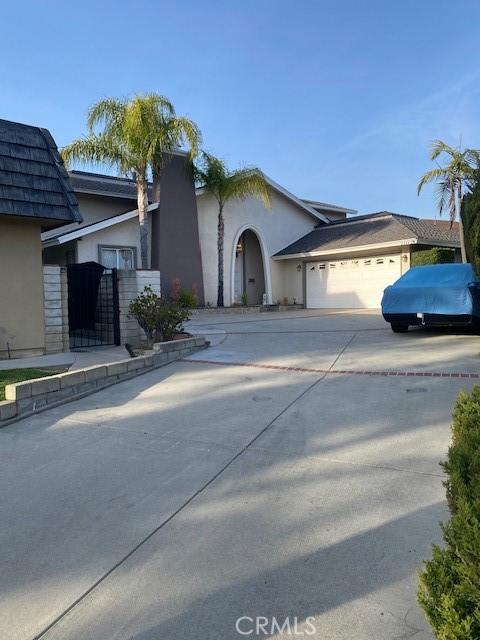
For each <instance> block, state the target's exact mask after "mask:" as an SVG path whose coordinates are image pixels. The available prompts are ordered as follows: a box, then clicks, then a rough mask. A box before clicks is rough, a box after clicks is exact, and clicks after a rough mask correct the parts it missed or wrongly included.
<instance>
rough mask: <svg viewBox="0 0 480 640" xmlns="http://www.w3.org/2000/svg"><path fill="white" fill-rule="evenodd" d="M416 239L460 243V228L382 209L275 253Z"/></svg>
mask: <svg viewBox="0 0 480 640" xmlns="http://www.w3.org/2000/svg"><path fill="white" fill-rule="evenodd" d="M413 239H415V240H416V241H417V242H419V243H423V244H429V243H433V244H434V243H436V242H439V243H447V244H452V245H454V246H458V245H459V237H458V230H457V229H455V228H452V229H450V228H446V227H445V226H443V225H435V221H434V220H421V219H419V218H412V217H410V216H404V215H399V214H395V213H389V212H383V213H377V214H370V215H366V216H359V217H358V218H348V219H347V220H340V221H338V222H332V223H331V224H327V225H322V226H318V227H316V228H315V229H314V230H313V231H311V232H310V233H307V235H305V236H303V237H302V238H300V239H299V240H297V241H296V242H293V243H292V244H290V245H288V247H285V248H284V249H282V250H281V251H279V252H278V253H276V254H275V255H276V256H288V255H296V254H302V253H312V252H314V251H322V252H325V251H330V250H336V249H349V248H355V247H360V246H366V245H370V244H372V245H374V244H382V243H386V242H397V241H398V242H402V241H408V240H413Z"/></svg>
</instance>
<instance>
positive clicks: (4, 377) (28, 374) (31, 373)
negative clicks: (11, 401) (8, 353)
mask: <svg viewBox="0 0 480 640" xmlns="http://www.w3.org/2000/svg"><path fill="white" fill-rule="evenodd" d="M56 373H59V372H58V371H51V370H50V371H46V370H45V369H5V370H4V371H2V370H1V369H0V400H5V385H6V384H13V383H14V382H23V381H24V380H32V378H45V376H53V375H55V374H56Z"/></svg>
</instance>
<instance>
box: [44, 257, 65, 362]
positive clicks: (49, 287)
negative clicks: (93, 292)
mask: <svg viewBox="0 0 480 640" xmlns="http://www.w3.org/2000/svg"><path fill="white" fill-rule="evenodd" d="M43 292H44V318H45V353H59V352H61V351H69V350H70V347H69V338H68V288H67V270H66V268H65V267H58V266H51V265H43Z"/></svg>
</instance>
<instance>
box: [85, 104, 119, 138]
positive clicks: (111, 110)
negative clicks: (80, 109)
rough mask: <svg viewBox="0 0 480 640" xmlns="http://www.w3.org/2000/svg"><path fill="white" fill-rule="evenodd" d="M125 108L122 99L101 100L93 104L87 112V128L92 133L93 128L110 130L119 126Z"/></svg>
mask: <svg viewBox="0 0 480 640" xmlns="http://www.w3.org/2000/svg"><path fill="white" fill-rule="evenodd" d="M126 107H127V101H126V100H125V99H124V98H103V99H102V100H99V101H98V102H96V103H95V104H93V105H92V106H91V107H90V109H89V110H88V115H87V127H88V129H89V131H90V132H93V131H94V129H95V127H97V126H103V127H104V129H110V130H111V129H112V128H114V127H119V126H121V120H122V118H123V115H124V113H125V109H126Z"/></svg>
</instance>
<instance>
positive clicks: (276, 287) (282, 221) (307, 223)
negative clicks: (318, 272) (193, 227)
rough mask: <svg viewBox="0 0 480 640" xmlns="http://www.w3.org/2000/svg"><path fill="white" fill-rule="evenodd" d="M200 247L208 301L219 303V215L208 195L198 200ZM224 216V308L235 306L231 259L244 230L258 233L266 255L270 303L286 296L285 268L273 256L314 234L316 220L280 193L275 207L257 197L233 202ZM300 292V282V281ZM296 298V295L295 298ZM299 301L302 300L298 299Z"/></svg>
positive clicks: (201, 196) (274, 195)
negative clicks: (311, 233) (267, 204)
mask: <svg viewBox="0 0 480 640" xmlns="http://www.w3.org/2000/svg"><path fill="white" fill-rule="evenodd" d="M197 207H198V226H199V234H200V248H201V251H202V263H203V282H204V290H205V302H210V303H211V304H216V300H217V278H218V271H217V215H218V207H217V203H216V201H215V200H214V199H213V198H212V196H210V195H209V194H202V195H200V196H199V197H198V198H197ZM224 215H225V263H224V264H225V267H224V268H225V287H224V298H225V305H227V306H228V305H230V304H231V303H232V260H233V257H234V247H235V244H236V242H237V240H238V237H239V235H240V234H241V233H242V232H243V231H244V230H245V229H252V230H253V231H256V232H257V233H258V235H259V237H260V244H261V245H262V246H263V249H264V251H265V254H266V262H267V264H266V265H265V266H266V273H265V285H266V289H267V291H266V293H267V295H268V302H276V301H277V299H280V300H281V299H282V298H283V297H284V296H285V295H287V294H286V293H285V282H284V275H285V267H284V264H283V263H282V262H280V261H274V260H272V259H271V257H270V256H272V255H273V254H274V253H276V252H277V251H280V249H283V248H284V247H285V246H286V245H288V244H290V243H291V242H293V241H294V240H297V239H298V238H300V237H301V236H303V235H305V234H306V233H308V232H309V231H311V230H312V229H313V227H314V225H315V220H314V218H312V217H311V216H310V215H309V214H308V213H306V212H304V211H302V210H301V209H300V207H298V206H297V205H295V204H294V203H293V202H291V201H289V200H288V199H287V198H285V197H284V196H282V195H280V194H278V193H277V192H273V193H272V208H271V209H270V210H269V209H266V208H265V206H264V205H263V204H262V203H261V202H260V201H259V200H257V198H247V199H246V200H232V201H230V202H228V203H227V205H226V206H225V210H224ZM300 290H301V281H300ZM292 297H293V296H292ZM298 301H300V300H298Z"/></svg>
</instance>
